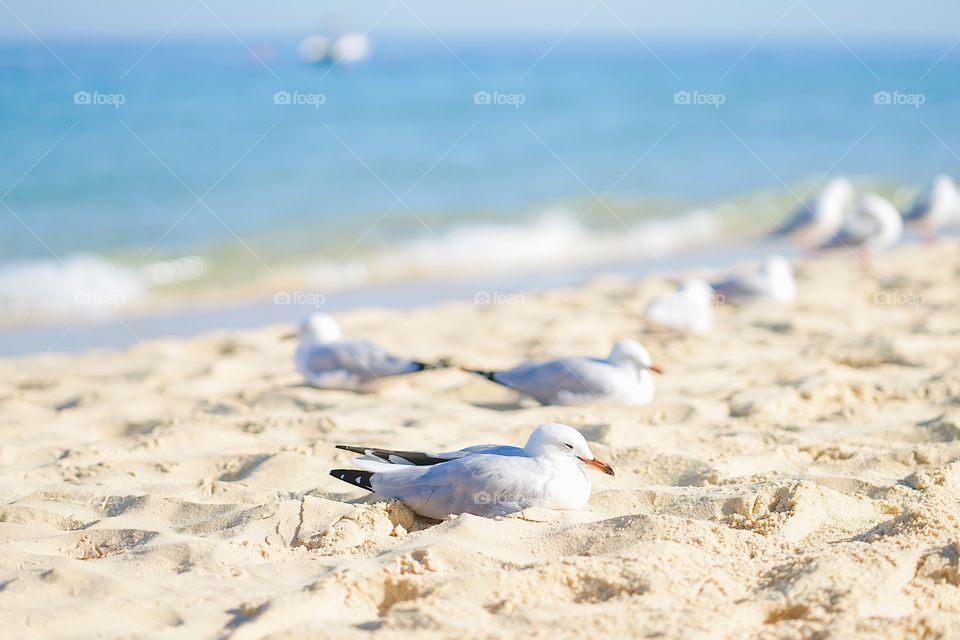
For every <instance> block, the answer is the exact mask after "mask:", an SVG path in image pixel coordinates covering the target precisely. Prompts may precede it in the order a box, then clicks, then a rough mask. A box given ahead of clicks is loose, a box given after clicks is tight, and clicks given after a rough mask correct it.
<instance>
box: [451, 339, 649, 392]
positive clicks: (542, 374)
mask: <svg viewBox="0 0 960 640" xmlns="http://www.w3.org/2000/svg"><path fill="white" fill-rule="evenodd" d="M464 370H465V371H468V372H470V373H475V374H477V375H480V376H483V377H484V378H487V379H488V380H492V381H493V382H496V383H498V384H502V385H503V386H505V387H509V388H511V389H515V390H517V391H521V392H523V393H525V394H527V395H528V396H531V397H533V398H534V399H535V400H537V401H538V402H539V403H540V404H566V405H575V404H588V403H591V402H606V403H609V404H623V405H633V404H646V403H648V402H650V401H651V400H652V399H653V387H654V385H653V376H652V375H651V372H654V373H662V371H661V370H660V368H659V367H657V366H656V365H654V364H653V360H652V359H651V358H650V352H649V351H647V350H646V348H644V346H643V345H642V344H640V343H639V342H636V341H635V340H620V341H619V342H617V343H616V344H614V345H613V349H611V351H610V355H609V356H607V357H606V358H605V359H604V358H589V357H585V356H580V357H572V358H559V359H557V360H548V361H546V362H534V361H531V362H524V363H523V364H520V365H517V366H516V367H514V368H512V369H507V370H505V371H478V370H476V369H464Z"/></svg>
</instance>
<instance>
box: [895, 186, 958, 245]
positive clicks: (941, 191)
mask: <svg viewBox="0 0 960 640" xmlns="http://www.w3.org/2000/svg"><path fill="white" fill-rule="evenodd" d="M903 220H904V221H905V222H907V223H908V224H917V225H919V226H920V227H921V228H922V229H923V234H924V237H925V238H926V239H927V241H930V240H933V238H934V237H935V234H936V231H937V229H939V228H940V227H943V226H946V225H948V224H951V223H955V222H960V190H958V189H957V183H956V182H954V181H953V178H951V177H950V176H948V175H943V174H941V175H938V176H937V177H935V178H934V179H933V182H931V183H930V184H928V185H927V186H926V187H925V188H924V189H923V190H922V191H921V192H920V194H919V195H917V198H916V200H914V202H913V206H912V207H910V210H909V211H907V212H906V213H904V214H903Z"/></svg>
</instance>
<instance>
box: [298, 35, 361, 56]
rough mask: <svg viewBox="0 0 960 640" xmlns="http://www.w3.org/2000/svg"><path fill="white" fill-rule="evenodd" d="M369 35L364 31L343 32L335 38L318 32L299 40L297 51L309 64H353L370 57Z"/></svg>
mask: <svg viewBox="0 0 960 640" xmlns="http://www.w3.org/2000/svg"><path fill="white" fill-rule="evenodd" d="M370 48H371V47H370V36H368V35H367V34H365V33H345V34H343V35H341V36H337V37H335V38H328V37H326V36H322V35H319V34H315V35H311V36H307V37H306V38H304V39H303V40H301V41H300V45H299V46H298V47H297V51H298V53H299V54H300V57H301V58H302V59H303V60H304V61H306V62H309V63H311V64H322V63H333V64H353V63H355V62H360V61H362V60H366V59H367V58H369V57H370Z"/></svg>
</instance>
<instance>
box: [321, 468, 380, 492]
mask: <svg viewBox="0 0 960 640" xmlns="http://www.w3.org/2000/svg"><path fill="white" fill-rule="evenodd" d="M330 475H332V476H333V477H334V478H336V479H337V480H343V481H344V482H346V483H347V484H351V485H353V486H355V487H362V488H364V489H366V490H367V491H373V486H371V484H370V479H371V478H372V477H373V472H372V471H357V470H356V469H331V470H330Z"/></svg>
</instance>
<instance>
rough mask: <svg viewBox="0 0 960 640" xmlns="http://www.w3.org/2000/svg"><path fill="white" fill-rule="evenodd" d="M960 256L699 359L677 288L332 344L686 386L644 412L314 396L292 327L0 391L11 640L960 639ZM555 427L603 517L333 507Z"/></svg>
mask: <svg viewBox="0 0 960 640" xmlns="http://www.w3.org/2000/svg"><path fill="white" fill-rule="evenodd" d="M958 248H960V247H958V245H957V244H953V243H942V244H940V245H937V246H935V247H932V248H931V247H909V248H904V249H900V250H898V251H896V252H895V253H893V254H891V255H889V256H885V257H883V258H882V259H881V260H880V261H879V263H878V265H877V266H876V269H875V272H876V274H877V275H878V276H879V278H880V283H882V284H878V281H877V280H876V279H875V278H873V277H871V276H867V275H863V274H861V273H859V272H858V271H857V269H856V264H855V260H854V258H853V257H852V256H850V255H846V254H840V255H836V256H832V257H829V258H825V259H822V260H819V261H817V262H816V263H813V264H809V265H807V266H805V267H803V269H802V270H801V272H800V274H799V277H798V281H799V287H800V293H799V300H798V302H797V304H796V305H795V306H794V307H793V308H778V307H756V308H749V309H733V308H726V307H721V308H720V313H719V318H718V323H717V327H716V330H715V331H714V332H713V333H712V334H711V335H709V336H706V337H679V336H671V335H668V334H662V333H653V332H652V329H651V327H649V326H648V325H646V324H645V323H644V322H643V320H642V319H641V312H642V310H643V308H644V307H645V305H646V303H647V302H648V301H649V300H650V299H651V298H652V297H653V296H654V295H656V294H657V293H660V292H662V291H664V290H666V289H667V288H669V287H670V286H671V285H670V283H669V282H668V280H667V279H666V278H651V279H648V280H645V281H643V282H639V283H638V282H631V281H628V280H625V279H604V280H600V281H597V282H595V283H594V284H592V285H590V286H588V287H585V288H581V289H576V290H564V291H555V292H550V293H547V294H544V295H542V296H537V297H532V296H527V297H526V299H525V301H524V303H523V304H518V305H501V306H495V305H494V306H475V305H473V304H468V303H457V304H449V305H445V306H443V307H440V308H431V309H420V310H415V311H411V312H404V313H394V312H385V311H379V310H370V311H357V312H354V313H349V314H345V315H342V316H340V317H339V319H340V321H341V324H342V325H343V327H344V329H345V331H346V332H347V333H348V334H350V335H356V336H364V337H369V338H372V339H375V340H377V341H379V342H382V343H383V344H384V345H386V346H388V347H390V348H392V349H394V350H396V351H397V352H401V353H405V354H410V355H412V356H416V357H419V358H425V359H427V358H433V357H439V356H447V355H455V356H456V357H457V358H458V360H459V361H461V362H463V363H466V364H470V365H474V366H481V367H488V366H489V367H493V366H504V365H509V364H512V363H514V362H516V361H517V360H519V359H521V358H523V357H527V356H532V357H551V356H555V355H560V354H578V353H588V354H591V353H592V354H598V355H603V354H605V353H606V352H607V350H608V349H609V346H610V344H611V343H612V341H613V340H615V339H617V338H621V337H633V338H638V339H640V340H641V341H643V342H644V343H645V344H646V345H647V346H648V347H649V348H650V350H651V351H652V352H653V355H654V358H655V360H656V361H657V362H658V363H660V364H662V366H663V367H664V368H665V369H666V375H664V376H663V377H661V378H659V379H658V383H659V386H658V397H657V399H656V401H655V402H654V404H652V405H650V406H648V407H642V408H614V407H589V408H577V407H539V406H536V405H534V404H531V403H529V402H526V401H520V400H519V398H518V396H516V395H515V394H513V393H511V392H509V391H508V390H505V389H502V388H500V387H497V386H495V385H492V384H490V383H489V382H486V381H484V380H481V379H475V378H472V377H469V376H468V375H466V374H463V373H460V372H457V371H454V370H449V371H432V372H426V373H423V374H419V375H417V376H413V377H407V378H405V379H402V380H395V381H392V382H390V383H388V384H385V385H384V386H383V387H382V388H381V389H380V390H379V391H378V392H377V393H375V394H367V395H357V394H353V393H347V392H329V391H319V390H316V389H310V388H307V387H303V386H299V378H298V376H297V374H296V373H295V371H294V369H293V363H292V357H291V356H292V350H293V347H294V344H293V343H291V342H284V341H281V340H280V339H279V336H280V335H281V333H283V332H284V331H286V330H288V329H289V327H272V328H267V329H263V330H260V331H254V332H244V333H235V334H225V333H219V334H211V335H206V336H201V337H199V338H196V339H189V340H162V341H156V342H150V343H144V344H140V345H138V346H135V347H133V348H131V349H128V350H125V351H121V352H90V353H85V354H82V355H77V356H64V355H52V354H51V355H46V356H43V357H41V358H39V359H38V358H36V357H25V358H19V359H15V360H7V361H2V362H0V381H2V382H0V429H2V440H0V494H2V495H0V497H2V503H0V504H2V506H0V629H2V630H3V631H2V634H3V637H5V638H21V637H27V638H29V637H36V638H44V637H53V636H60V637H94V636H96V637H101V636H102V637H131V636H137V637H168V638H174V637H176V638H181V637H235V638H255V637H256V638H259V637H274V638H294V637H303V638H324V637H329V638H344V637H357V636H361V635H367V634H372V635H375V636H382V637H391V638H392V637H396V638H400V637H404V638H407V637H425V638H441V637H458V638H475V637H478V638H479V637H496V638H499V637H523V638H555V637H580V638H592V637H596V638H619V637H627V636H633V637H637V636H639V637H646V636H653V635H657V637H666V638H680V637H711V638H712V637H716V638H721V637H728V638H743V637H756V638H773V637H795V638H801V637H810V636H811V635H814V634H821V635H820V636H819V637H824V638H826V637H830V638H849V637H860V638H902V637H918V638H919V637H924V638H932V637H951V636H952V637H958V636H960V568H958V555H960V402H958V397H960V364H958V363H960V295H958V293H960V251H958ZM908 269H909V271H908ZM878 295H879V296H883V295H885V296H886V297H887V299H888V303H883V300H879V302H880V303H878V302H877V298H876V296H878ZM910 296H913V298H910ZM911 302H913V303H916V304H911ZM293 320H295V319H294V318H291V321H293ZM548 420H550V421H559V422H566V423H569V424H572V425H574V426H576V427H577V428H579V429H581V430H582V432H583V433H584V434H585V435H586V437H587V439H588V440H589V441H591V446H592V447H593V450H594V452H595V453H596V454H597V455H598V456H600V457H602V458H604V459H607V460H609V461H610V462H611V464H612V465H613V466H614V468H615V469H616V471H617V476H616V477H615V478H609V477H606V476H602V475H600V474H594V475H593V478H594V495H593V498H592V500H591V502H590V508H589V510H588V511H584V512H549V511H541V512H536V513H528V514H527V517H528V518H529V520H523V519H519V518H514V517H511V518H507V519H504V520H500V521H495V520H484V519H481V518H476V517H473V516H460V517H456V518H453V519H450V520H448V521H445V522H442V523H440V524H434V523H431V522H429V521H425V520H423V519H419V518H415V517H414V516H413V515H412V514H411V513H410V512H409V510H407V509H406V508H404V507H403V506H402V505H399V504H396V503H386V502H382V501H379V500H378V499H376V498H374V497H370V496H368V495H367V494H365V492H363V491H361V490H359V489H353V488H351V487H349V486H347V485H345V484H343V483H341V482H340V481H338V480H335V479H334V478H331V477H330V476H328V475H327V472H328V470H329V469H330V468H331V467H332V466H342V465H347V464H349V460H350V457H351V456H350V455H349V454H347V453H345V452H340V451H337V450H335V449H334V448H333V446H332V445H333V444H334V443H338V442H345V443H358V444H376V445H386V446H402V447H408V448H428V449H429V448H437V449H450V448H456V447H461V446H465V445H469V444H476V443H478V442H504V443H518V444H520V443H522V442H523V441H524V439H525V438H526V435H527V434H528V433H529V431H530V430H531V429H532V428H533V427H534V426H536V425H537V424H538V423H540V422H544V421H548Z"/></svg>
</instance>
